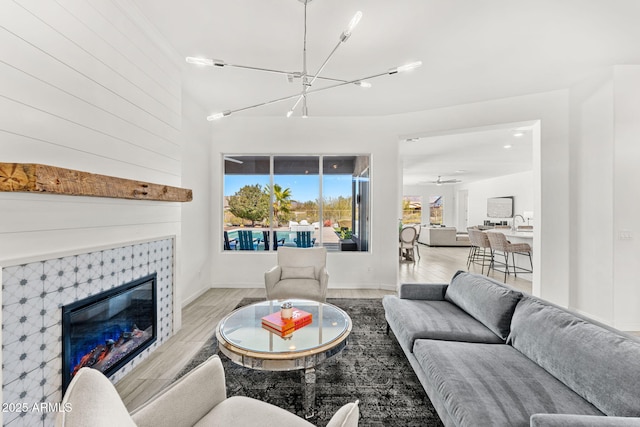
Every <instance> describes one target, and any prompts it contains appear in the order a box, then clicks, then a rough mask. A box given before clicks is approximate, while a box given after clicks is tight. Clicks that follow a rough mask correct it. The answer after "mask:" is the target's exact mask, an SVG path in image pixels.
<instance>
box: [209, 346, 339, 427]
mask: <svg viewBox="0 0 640 427" xmlns="http://www.w3.org/2000/svg"><path fill="white" fill-rule="evenodd" d="M347 342H348V339H345V340H343V341H342V342H340V343H339V344H338V345H337V346H336V347H333V348H331V349H329V350H327V351H324V352H322V353H316V354H312V355H307V356H303V357H298V358H294V359H265V358H264V356H263V355H262V356H258V355H256V354H238V353H236V352H233V351H231V350H230V349H228V348H226V347H225V345H224V344H223V342H221V341H218V348H219V349H220V351H221V352H222V353H223V354H224V355H225V356H227V357H228V358H229V359H230V360H231V361H232V362H234V363H236V364H238V365H240V366H244V367H246V368H251V369H260V370H265V371H294V370H302V375H303V378H302V386H303V406H304V413H305V418H306V419H310V418H313V417H314V416H315V402H316V366H318V365H319V364H320V363H322V362H324V361H325V360H327V359H330V358H332V357H334V356H337V355H339V354H340V352H341V351H342V349H344V348H345V347H346V346H347Z"/></svg>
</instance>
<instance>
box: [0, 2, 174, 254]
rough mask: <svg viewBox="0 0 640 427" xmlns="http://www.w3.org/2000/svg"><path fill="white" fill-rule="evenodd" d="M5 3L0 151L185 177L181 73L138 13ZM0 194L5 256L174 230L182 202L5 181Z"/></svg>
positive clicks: (127, 172)
mask: <svg viewBox="0 0 640 427" xmlns="http://www.w3.org/2000/svg"><path fill="white" fill-rule="evenodd" d="M94 7H95V8H94ZM2 8H3V11H2V14H0V24H1V25H2V26H4V27H5V28H6V31H2V32H0V38H1V39H0V43H1V44H2V57H3V58H2V59H3V61H4V62H2V63H0V76H1V79H2V84H1V85H0V112H1V113H0V132H1V133H2V137H1V138H0V153H2V155H1V161H5V162H31V163H43V164H51V165H54V166H61V167H66V168H71V169H79V170H84V171H89V172H94V173H100V174H105V175H114V176H119V177H123V178H131V179H138V180H143V181H150V182H156V183H162V184H168V185H175V186H179V185H181V174H182V138H181V134H180V124H181V83H180V73H179V70H178V68H177V66H176V65H174V63H173V62H172V61H171V60H169V59H168V58H167V57H166V55H165V54H164V53H163V52H162V51H161V49H160V48H159V46H158V42H159V41H158V40H154V39H151V38H149V37H148V36H147V35H146V34H145V32H144V31H143V30H142V29H141V28H140V27H138V26H136V25H135V24H136V22H139V21H138V20H137V17H135V16H133V17H130V16H127V15H124V14H123V12H122V10H121V9H120V7H119V6H118V5H116V4H115V3H112V2H96V4H95V5H90V4H89V3H87V2H81V1H65V2H60V3H56V2H27V1H25V2H5V3H3V6H2ZM141 56H144V57H145V60H144V61H141V60H140V57H141ZM0 204H2V209H0V211H1V212H2V214H1V215H2V221H0V238H1V239H2V244H1V245H0V260H3V261H2V262H3V263H4V264H7V263H8V262H10V261H9V260H10V259H23V258H37V257H39V256H42V255H50V254H54V253H64V252H70V251H76V250H78V249H80V248H91V247H95V246H105V245H109V244H112V243H121V242H126V241H131V240H140V239H147V238H151V237H157V236H159V235H177V234H179V232H180V213H181V205H180V204H179V203H161V202H150V201H131V200H119V199H106V198H105V199H98V198H88V197H69V196H53V195H42V194H20V193H4V194H0Z"/></svg>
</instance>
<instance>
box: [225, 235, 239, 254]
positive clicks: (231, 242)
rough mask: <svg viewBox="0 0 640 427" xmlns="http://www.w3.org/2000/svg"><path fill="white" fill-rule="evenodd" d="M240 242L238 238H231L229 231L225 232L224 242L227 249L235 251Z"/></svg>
mask: <svg viewBox="0 0 640 427" xmlns="http://www.w3.org/2000/svg"><path fill="white" fill-rule="evenodd" d="M237 244H238V239H229V233H227V232H226V231H225V232H224V242H223V245H224V246H223V247H224V250H225V251H233V250H235V249H236V246H237Z"/></svg>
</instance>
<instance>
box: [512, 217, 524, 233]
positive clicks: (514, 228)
mask: <svg viewBox="0 0 640 427" xmlns="http://www.w3.org/2000/svg"><path fill="white" fill-rule="evenodd" d="M517 217H520V218H522V223H523V224H524V217H523V216H522V215H520V214H518V215H514V216H513V230H514V231H515V230H517V228H516V218H517Z"/></svg>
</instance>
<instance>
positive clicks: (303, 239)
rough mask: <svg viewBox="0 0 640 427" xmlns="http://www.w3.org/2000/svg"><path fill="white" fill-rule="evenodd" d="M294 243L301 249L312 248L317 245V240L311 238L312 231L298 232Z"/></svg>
mask: <svg viewBox="0 0 640 427" xmlns="http://www.w3.org/2000/svg"><path fill="white" fill-rule="evenodd" d="M293 241H294V242H295V244H296V246H297V247H299V248H310V247H312V246H314V245H315V244H316V238H315V237H311V232H310V231H297V232H296V238H295V239H293Z"/></svg>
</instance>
